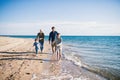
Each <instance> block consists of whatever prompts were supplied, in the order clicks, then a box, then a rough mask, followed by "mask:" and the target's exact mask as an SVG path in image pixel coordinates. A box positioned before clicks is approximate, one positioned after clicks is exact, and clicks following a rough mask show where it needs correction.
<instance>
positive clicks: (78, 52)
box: [10, 36, 120, 80]
mask: <svg viewBox="0 0 120 80" xmlns="http://www.w3.org/2000/svg"><path fill="white" fill-rule="evenodd" d="M10 37H16V38H35V36H10ZM45 40H48V36H46V37H45ZM62 40H63V54H64V57H65V58H66V59H67V60H70V61H72V62H73V63H74V64H75V65H77V66H79V67H82V68H84V69H86V70H88V71H90V72H93V73H95V74H98V75H100V76H103V77H105V78H107V79H108V80H120V36H62Z"/></svg>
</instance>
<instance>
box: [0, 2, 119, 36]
mask: <svg viewBox="0 0 120 80" xmlns="http://www.w3.org/2000/svg"><path fill="white" fill-rule="evenodd" d="M52 26H55V27H56V30H57V31H58V32H60V33H61V34H62V35H120V0H0V35H36V34H37V33H38V32H39V30H40V29H42V30H43V32H44V33H45V34H46V35H48V34H49V32H50V31H51V27H52Z"/></svg>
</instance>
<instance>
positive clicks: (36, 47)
mask: <svg viewBox="0 0 120 80" xmlns="http://www.w3.org/2000/svg"><path fill="white" fill-rule="evenodd" d="M33 46H35V51H36V55H37V54H38V50H39V43H38V39H35V42H34V43H33Z"/></svg>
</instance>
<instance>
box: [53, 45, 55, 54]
mask: <svg viewBox="0 0 120 80" xmlns="http://www.w3.org/2000/svg"><path fill="white" fill-rule="evenodd" d="M52 52H53V54H54V53H55V50H54V47H53V46H52Z"/></svg>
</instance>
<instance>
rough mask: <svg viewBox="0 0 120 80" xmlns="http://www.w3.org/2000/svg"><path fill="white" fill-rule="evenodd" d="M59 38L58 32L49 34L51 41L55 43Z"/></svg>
mask: <svg viewBox="0 0 120 80" xmlns="http://www.w3.org/2000/svg"><path fill="white" fill-rule="evenodd" d="M56 36H57V31H54V32H53V31H51V32H50V34H49V41H51V42H53V41H55V38H56Z"/></svg>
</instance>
